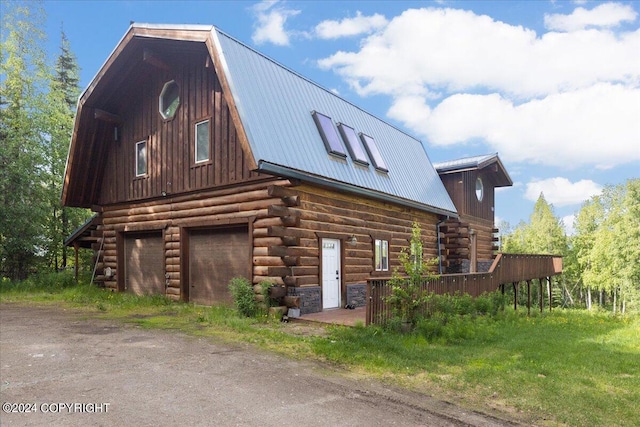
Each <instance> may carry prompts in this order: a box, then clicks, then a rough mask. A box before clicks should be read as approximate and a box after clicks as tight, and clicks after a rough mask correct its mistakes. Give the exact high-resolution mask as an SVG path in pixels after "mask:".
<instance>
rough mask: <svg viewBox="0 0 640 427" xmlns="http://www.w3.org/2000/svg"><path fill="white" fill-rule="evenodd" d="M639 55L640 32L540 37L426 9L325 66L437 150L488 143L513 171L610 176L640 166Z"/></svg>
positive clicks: (475, 18)
mask: <svg viewBox="0 0 640 427" xmlns="http://www.w3.org/2000/svg"><path fill="white" fill-rule="evenodd" d="M594 10H595V9H594ZM624 10H627V9H624ZM629 10H630V11H632V12H633V9H629ZM600 13H601V14H604V12H600ZM634 13H635V12H634ZM583 22H585V21H583ZM590 22H592V23H593V22H595V18H594V19H592V20H591V21H590ZM607 22H610V21H607ZM639 47H640V29H635V30H634V31H627V32H620V33H614V32H612V31H611V29H604V30H599V29H588V30H580V31H574V32H553V31H552V32H546V33H544V34H541V35H538V34H536V32H535V31H533V30H531V29H527V28H524V27H522V26H514V25H509V24H507V23H504V22H500V21H496V20H494V19H492V18H491V17H489V16H485V15H482V16H481V15H476V14H475V13H473V12H471V11H465V10H458V9H439V8H428V9H411V10H407V11H405V12H403V13H402V14H401V15H399V16H396V17H394V18H392V19H391V20H390V22H389V23H388V25H387V26H386V27H384V28H382V29H381V30H379V31H377V32H375V33H373V34H371V35H370V36H368V37H366V38H364V39H363V40H362V41H361V45H360V48H359V49H358V50H357V51H354V52H345V51H339V52H336V53H335V54H333V55H331V56H329V57H327V58H324V59H321V60H320V61H319V62H318V63H319V65H320V66H321V67H323V68H325V69H333V70H334V71H335V72H336V73H338V74H339V75H341V76H342V77H343V78H344V80H345V81H346V82H348V83H349V85H350V86H351V87H352V88H353V89H354V90H355V91H357V92H358V93H359V94H360V95H361V96H367V95H373V94H383V95H387V96H390V97H392V99H393V100H392V105H391V107H390V108H389V110H388V116H389V117H391V118H393V119H395V120H397V121H399V122H401V123H403V124H404V125H405V126H407V128H409V129H410V130H411V131H412V132H415V133H416V134H417V135H418V136H420V137H421V138H424V139H425V140H426V141H427V142H428V143H430V144H435V145H455V144H463V143H469V142H482V143H485V144H487V145H489V146H490V147H491V150H492V151H498V152H500V155H501V156H502V157H505V159H507V160H510V161H514V162H524V161H526V162H534V163H545V164H551V165H561V166H565V167H570V168H572V167H579V166H583V165H595V166H597V167H599V168H603V169H604V168H611V167H614V166H616V165H618V164H622V163H628V162H632V161H637V160H640V146H639V141H640V121H639V120H638V118H639V117H640V66H639V65H638V64H639V63H640V49H639Z"/></svg>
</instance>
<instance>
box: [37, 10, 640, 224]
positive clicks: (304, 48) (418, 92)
mask: <svg viewBox="0 0 640 427" xmlns="http://www.w3.org/2000/svg"><path fill="white" fill-rule="evenodd" d="M44 6H45V9H46V11H47V16H48V21H47V28H46V32H47V34H48V38H49V41H48V44H47V50H48V52H49V53H50V55H51V57H54V56H55V55H56V54H57V53H58V52H59V34H60V28H61V26H63V28H64V31H65V33H66V35H67V37H68V38H69V40H70V42H71V47H72V49H73V51H74V53H75V54H76V56H77V60H78V63H79V65H80V67H81V86H82V88H83V89H84V88H85V87H87V86H88V84H89V83H90V81H91V79H92V78H93V77H94V76H95V75H96V73H97V72H98V70H99V69H100V67H101V66H102V64H103V63H104V61H105V60H106V59H107V57H108V56H109V54H110V53H111V52H112V50H113V49H114V48H115V46H116V44H117V43H118V42H119V40H120V39H121V38H122V36H123V35H124V34H125V32H126V31H127V29H128V27H129V23H130V21H135V22H139V23H143V22H144V23H171V24H212V25H216V26H217V27H219V28H220V29H222V30H223V31H225V32H227V33H229V34H230V35H232V36H233V37H235V38H237V39H239V40H240V41H242V42H244V43H246V44H248V45H250V46H252V47H254V48H256V49H257V50H259V51H261V52H263V53H264V54H266V55H267V56H270V57H271V58H273V59H275V60H277V61H278V62H280V63H282V64H283V65H285V66H287V67H288V68H290V69H292V70H294V71H297V72H299V73H300V74H302V75H304V76H306V77H308V78H310V79H311V80H314V81H315V82H317V83H319V84H320V85H322V86H324V87H326V88H328V89H330V90H332V91H334V92H336V93H338V94H339V95H341V96H342V97H344V98H346V99H347V100H349V101H351V102H353V103H354V104H356V105H358V106H360V107H361V108H363V109H365V110H367V111H369V112H371V113H373V114H375V115H377V116H379V117H381V118H383V119H384V120H386V121H388V122H390V123H392V124H394V125H395V126H398V127H399V128H401V129H404V130H405V131H407V132H408V133H410V134H412V135H414V136H416V137H417V138H419V139H420V140H421V141H423V143H424V145H425V147H426V150H427V153H428V154H429V157H430V158H431V160H432V162H440V161H445V160H451V159H455V158H459V157H465V156H473V155H478V154H486V153H494V152H497V153H498V154H499V155H500V157H501V159H502V161H503V163H504V164H505V167H506V168H507V170H508V172H509V174H510V175H511V177H512V179H513V181H514V186H513V187H510V188H506V189H502V190H500V191H499V192H498V193H497V195H496V199H497V200H496V220H497V222H500V221H507V222H508V223H509V224H511V225H512V226H515V225H517V224H518V223H519V222H520V221H527V220H528V217H529V215H530V213H531V212H532V209H533V205H534V202H535V200H536V199H537V198H538V196H539V194H540V193H541V192H543V193H544V195H545V198H546V199H547V201H548V202H550V203H552V204H553V206H554V209H555V213H556V215H557V216H559V217H561V218H563V221H564V223H565V226H566V228H567V230H568V232H571V228H572V223H573V215H574V214H575V213H576V212H577V211H578V210H579V208H580V205H581V203H582V202H584V201H585V200H587V199H589V198H590V197H591V196H593V195H595V194H598V193H599V192H600V191H601V190H602V188H603V186H605V185H616V184H620V183H623V182H625V181H626V180H627V179H629V178H637V177H640V17H639V16H638V15H639V13H640V3H638V2H629V1H622V2H594V1H559V0H555V1H544V0H539V1H446V0H444V1H317V2H315V1H180V2H175V1H71V0H67V1H45V2H44Z"/></svg>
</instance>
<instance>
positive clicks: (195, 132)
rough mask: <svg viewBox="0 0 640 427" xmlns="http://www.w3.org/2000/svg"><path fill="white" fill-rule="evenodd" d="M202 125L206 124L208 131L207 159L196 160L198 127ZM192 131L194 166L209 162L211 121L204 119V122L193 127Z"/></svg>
mask: <svg viewBox="0 0 640 427" xmlns="http://www.w3.org/2000/svg"><path fill="white" fill-rule="evenodd" d="M203 123H207V124H208V129H209V132H208V133H209V135H208V138H207V158H206V159H200V160H198V126H199V125H201V124H203ZM193 128H194V130H193V135H194V138H193V160H194V161H195V163H196V164H198V163H203V162H208V161H209V160H211V121H210V120H209V119H205V120H201V121H199V122H197V123H196V124H195V125H194V127H193Z"/></svg>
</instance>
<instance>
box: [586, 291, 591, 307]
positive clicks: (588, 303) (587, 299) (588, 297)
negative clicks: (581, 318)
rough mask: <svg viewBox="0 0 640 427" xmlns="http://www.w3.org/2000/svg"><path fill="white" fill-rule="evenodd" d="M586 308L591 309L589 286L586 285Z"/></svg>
mask: <svg viewBox="0 0 640 427" xmlns="http://www.w3.org/2000/svg"><path fill="white" fill-rule="evenodd" d="M586 301H587V310H589V311H591V287H587V297H586Z"/></svg>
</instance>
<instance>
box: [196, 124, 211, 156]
mask: <svg viewBox="0 0 640 427" xmlns="http://www.w3.org/2000/svg"><path fill="white" fill-rule="evenodd" d="M195 148H196V149H195V152H196V163H200V162H206V161H207V160H209V120H204V121H201V122H199V123H196V140H195Z"/></svg>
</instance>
